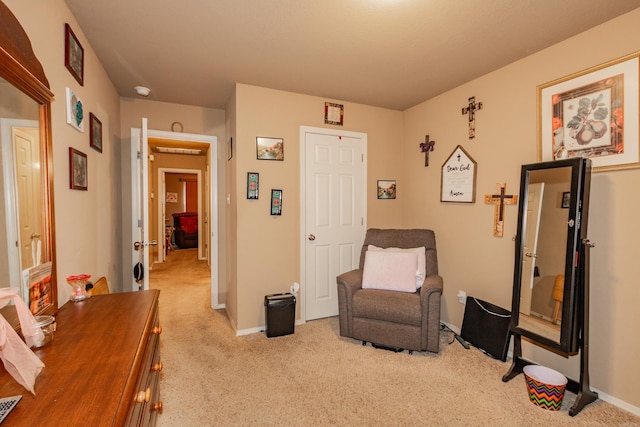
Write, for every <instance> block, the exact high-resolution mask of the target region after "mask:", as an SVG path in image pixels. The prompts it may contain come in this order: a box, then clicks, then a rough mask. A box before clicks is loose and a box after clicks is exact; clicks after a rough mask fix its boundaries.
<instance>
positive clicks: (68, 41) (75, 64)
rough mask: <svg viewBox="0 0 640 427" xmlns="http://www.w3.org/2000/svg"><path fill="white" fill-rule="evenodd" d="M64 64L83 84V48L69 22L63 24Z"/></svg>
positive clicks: (82, 84) (81, 84)
mask: <svg viewBox="0 0 640 427" xmlns="http://www.w3.org/2000/svg"><path fill="white" fill-rule="evenodd" d="M64 66H65V67H66V68H67V70H69V72H70V73H71V75H72V76H73V78H75V79H76V80H77V81H78V83H80V86H84V48H83V47H82V45H81V44H80V42H79V41H78V38H77V37H76V35H75V34H74V32H73V30H72V29H71V27H70V26H69V24H64Z"/></svg>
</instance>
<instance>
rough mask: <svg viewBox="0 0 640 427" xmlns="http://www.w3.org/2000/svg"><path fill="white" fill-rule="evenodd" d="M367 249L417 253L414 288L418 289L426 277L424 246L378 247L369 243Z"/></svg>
mask: <svg viewBox="0 0 640 427" xmlns="http://www.w3.org/2000/svg"><path fill="white" fill-rule="evenodd" d="M368 250H369V251H383V252H385V251H386V252H411V253H416V254H418V269H417V270H416V275H415V276H416V289H420V288H421V287H422V284H423V283H424V279H425V278H426V277H427V255H426V249H425V248H424V246H420V247H419V248H409V249H402V248H379V247H377V246H374V245H369V247H368Z"/></svg>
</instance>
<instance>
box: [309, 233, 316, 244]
mask: <svg viewBox="0 0 640 427" xmlns="http://www.w3.org/2000/svg"><path fill="white" fill-rule="evenodd" d="M308 239H309V240H311V241H312V242H313V241H314V240H316V236H314V235H313V234H309V237H308Z"/></svg>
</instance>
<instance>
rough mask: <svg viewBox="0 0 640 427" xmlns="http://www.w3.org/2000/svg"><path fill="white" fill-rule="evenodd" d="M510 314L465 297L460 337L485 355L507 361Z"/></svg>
mask: <svg viewBox="0 0 640 427" xmlns="http://www.w3.org/2000/svg"><path fill="white" fill-rule="evenodd" d="M510 321H511V312H510V311H509V310H505V309H504V308H502V307H498V306H497V305H493V304H491V303H489V302H486V301H483V300H481V299H478V298H473V297H467V305H466V306H465V309H464V320H463V321H462V330H461V331H460V336H461V337H462V339H463V340H465V341H467V342H468V343H469V344H471V345H473V346H474V347H477V348H479V349H481V350H484V351H485V352H486V353H487V354H490V355H491V356H493V357H495V358H496V359H500V360H502V361H503V362H504V361H505V360H507V350H509V339H510V338H511V337H510V335H509V322H510Z"/></svg>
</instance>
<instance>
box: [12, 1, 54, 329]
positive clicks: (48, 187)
mask: <svg viewBox="0 0 640 427" xmlns="http://www.w3.org/2000/svg"><path fill="white" fill-rule="evenodd" d="M0 77H2V78H4V79H5V80H6V81H7V82H9V83H11V84H12V85H13V86H15V87H16V88H18V89H19V90H21V91H22V92H23V93H25V94H26V95H28V96H29V97H30V98H32V99H33V100H34V101H36V102H37V103H38V105H39V125H40V155H41V164H40V167H41V173H42V184H43V185H42V187H43V188H42V206H43V208H44V209H43V211H44V221H43V222H44V233H43V236H42V237H41V241H42V242H43V253H42V256H43V259H44V261H47V262H48V261H51V263H52V271H51V297H52V298H51V303H50V304H48V305H47V306H45V307H43V308H42V309H41V310H40V311H39V312H38V313H36V314H51V313H55V312H56V311H57V310H58V282H57V279H56V262H55V258H56V257H55V227H54V224H55V222H54V206H53V151H52V138H51V101H52V100H53V93H52V92H51V90H50V88H49V81H48V80H47V77H46V76H45V73H44V70H43V68H42V64H41V63H40V61H38V59H37V58H36V56H35V54H34V52H33V48H32V46H31V41H30V40H29V37H28V36H27V34H26V32H25V31H24V29H23V28H22V26H21V25H20V23H19V22H18V20H17V18H16V17H15V15H13V13H12V12H11V11H10V10H9V8H8V7H7V6H6V5H5V4H4V3H3V2H2V1H0ZM23 298H24V299H26V300H28V295H23ZM26 302H27V303H28V301H26ZM2 314H3V315H4V316H5V318H7V320H8V321H9V323H10V324H11V325H12V326H14V327H15V328H16V329H18V328H19V325H18V321H17V316H16V314H15V309H12V307H5V308H4V309H3V310H2Z"/></svg>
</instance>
